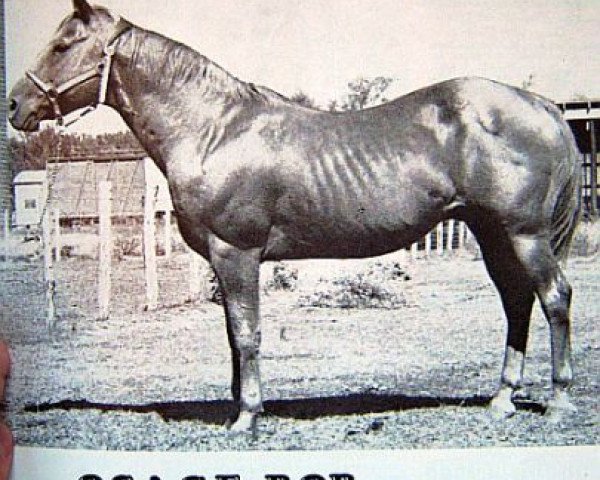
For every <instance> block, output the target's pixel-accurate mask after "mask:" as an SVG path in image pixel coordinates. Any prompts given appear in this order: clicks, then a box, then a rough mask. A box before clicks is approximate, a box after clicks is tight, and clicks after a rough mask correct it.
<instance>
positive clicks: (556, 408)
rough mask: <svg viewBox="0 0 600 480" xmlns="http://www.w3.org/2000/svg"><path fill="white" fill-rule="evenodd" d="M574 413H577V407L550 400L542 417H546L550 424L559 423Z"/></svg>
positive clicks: (565, 401)
mask: <svg viewBox="0 0 600 480" xmlns="http://www.w3.org/2000/svg"><path fill="white" fill-rule="evenodd" d="M575 413H577V407H576V406H575V405H573V404H572V403H571V402H570V401H568V400H563V399H561V400H556V399H552V400H550V401H549V402H548V404H547V406H546V412H545V413H544V417H547V418H548V421H549V422H550V423H560V422H561V421H562V420H563V419H564V418H565V417H568V416H570V415H573V414H575Z"/></svg>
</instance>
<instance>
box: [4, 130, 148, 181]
mask: <svg viewBox="0 0 600 480" xmlns="http://www.w3.org/2000/svg"><path fill="white" fill-rule="evenodd" d="M131 150H134V151H139V150H142V147H141V146H140V144H139V142H138V141H137V139H136V138H135V137H134V136H133V134H132V133H131V132H129V131H127V132H116V133H103V134H101V135H96V136H93V135H85V134H84V135H78V134H75V133H59V132H58V131H57V130H55V129H54V128H52V127H47V128H44V129H43V130H41V131H39V132H36V133H28V134H24V133H18V134H17V136H16V137H12V138H10V139H9V141H8V152H9V155H10V157H11V165H12V173H13V176H14V175H16V174H17V173H19V172H21V171H23V170H41V169H44V168H46V162H48V161H49V160H52V159H54V158H57V157H62V158H64V157H73V156H79V157H81V156H90V157H94V156H95V155H106V154H108V155H110V154H111V153H117V152H123V151H131Z"/></svg>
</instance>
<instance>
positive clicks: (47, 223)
mask: <svg viewBox="0 0 600 480" xmlns="http://www.w3.org/2000/svg"><path fill="white" fill-rule="evenodd" d="M51 229H52V222H51V219H50V208H48V206H46V208H45V209H44V213H43V217H42V242H43V244H44V291H45V294H46V326H47V327H48V329H49V330H50V329H52V328H53V327H54V322H55V320H56V302H55V297H56V278H55V275H54V260H53V259H52V232H51Z"/></svg>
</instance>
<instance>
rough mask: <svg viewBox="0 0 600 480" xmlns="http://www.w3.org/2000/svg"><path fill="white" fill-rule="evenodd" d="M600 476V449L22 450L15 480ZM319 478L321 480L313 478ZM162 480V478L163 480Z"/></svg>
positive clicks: (550, 479) (544, 479)
mask: <svg viewBox="0 0 600 480" xmlns="http://www.w3.org/2000/svg"><path fill="white" fill-rule="evenodd" d="M599 472H600V448H598V447H595V446H588V447H585V446H584V447H540V448H537V447H536V448H481V449H460V450H442V449H440V450H396V451H394V450H391V451H390V450H375V451H373V450H370V451H360V452H358V451H340V450H336V451H298V452H287V451H286V452H282V451H270V452H216V453H207V452H204V453H196V452H194V453H187V452H186V453H175V452H120V451H95V450H61V449H50V448H29V447H17V448H16V452H15V464H14V467H13V473H12V476H11V479H12V480H79V478H80V477H81V476H82V475H84V474H96V475H98V476H99V477H100V478H102V480H107V479H108V480H112V479H113V478H114V477H115V476H117V475H120V474H128V475H131V476H132V477H133V479H134V480H150V478H151V477H152V476H153V475H154V476H156V477H158V478H159V479H160V480H181V479H183V478H184V477H185V476H187V475H200V476H203V477H205V479H206V480H215V479H217V475H233V474H237V475H239V478H240V480H264V479H265V476H266V475H267V474H270V475H274V474H284V475H287V476H288V477H289V480H302V479H303V478H304V477H306V476H307V475H308V476H309V478H311V477H310V476H311V475H320V476H321V477H322V478H324V479H326V480H330V479H331V476H330V475H331V474H335V473H338V474H340V473H347V474H351V475H352V476H353V478H354V480H403V479H407V480H413V479H419V480H420V479H426V480H434V479H435V480H452V479H481V480H495V479H510V480H519V479H523V480H537V479H539V480H554V479H556V480H559V479H560V480H564V479H569V480H579V479H588V480H592V479H594V478H598V474H599ZM312 478H318V477H312ZM155 480H156V479H155Z"/></svg>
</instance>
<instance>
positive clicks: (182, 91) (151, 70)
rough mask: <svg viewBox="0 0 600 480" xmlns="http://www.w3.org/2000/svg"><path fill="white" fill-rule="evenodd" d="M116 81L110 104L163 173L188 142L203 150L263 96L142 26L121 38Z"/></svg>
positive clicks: (112, 83)
mask: <svg viewBox="0 0 600 480" xmlns="http://www.w3.org/2000/svg"><path fill="white" fill-rule="evenodd" d="M111 76H112V81H111V89H110V92H109V98H108V103H109V105H110V106H112V107H113V108H114V109H115V110H116V111H117V112H118V113H119V114H120V115H121V117H122V118H123V119H124V120H125V122H126V123H127V125H128V126H129V128H130V129H131V130H132V131H133V133H134V134H135V135H136V137H137V138H138V140H139V141H140V143H141V144H142V146H144V148H145V149H146V150H147V151H148V153H149V154H150V155H151V156H152V157H153V158H154V160H155V161H156V162H157V164H158V166H159V167H160V168H161V169H162V170H163V171H165V169H166V162H167V160H168V157H169V154H170V152H171V151H172V150H173V149H174V148H176V145H177V144H178V143H179V142H181V140H182V139H186V137H187V138H196V139H197V140H198V144H199V145H201V144H202V140H203V135H204V136H206V135H214V132H215V131H219V130H220V131H223V130H224V129H225V127H226V126H227V125H226V124H227V123H230V122H232V121H235V119H236V117H238V115H236V112H237V113H239V112H241V111H242V110H243V108H242V107H243V105H244V104H245V103H247V102H248V101H250V100H252V101H254V102H256V100H257V97H261V95H260V94H259V93H258V92H257V91H256V89H254V88H253V87H252V86H251V85H249V84H246V83H244V82H241V81H239V80H237V79H236V78H235V77H233V76H232V75H230V74H229V73H227V72H226V71H225V70H223V69H222V68H220V67H219V66H217V65H216V64H214V63H212V62H211V61H210V60H208V59H207V58H206V57H204V56H202V55H200V54H199V53H197V52H195V51H194V50H192V49H190V48H189V47H186V46H184V45H182V44H179V43H177V42H175V41H173V40H170V39H168V38H166V37H163V36H161V35H158V34H156V33H152V32H148V31H146V30H143V29H140V28H137V27H132V29H131V30H130V31H129V32H127V33H125V34H123V35H122V38H120V39H119V41H118V44H117V48H116V53H115V56H114V59H113V66H112V72H111ZM246 110H247V109H246ZM205 143H206V142H205Z"/></svg>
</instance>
